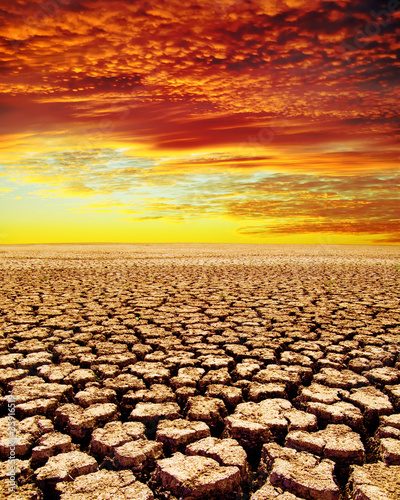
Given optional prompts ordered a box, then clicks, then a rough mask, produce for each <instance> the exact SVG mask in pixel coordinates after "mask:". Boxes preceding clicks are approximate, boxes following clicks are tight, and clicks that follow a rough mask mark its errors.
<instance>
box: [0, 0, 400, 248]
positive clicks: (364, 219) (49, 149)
mask: <svg viewBox="0 0 400 500" xmlns="http://www.w3.org/2000/svg"><path fill="white" fill-rule="evenodd" d="M399 69H400V0H389V2H386V1H385V2H379V1H378V2H376V1H369V0H340V1H336V2H331V1H321V0H193V1H192V0H165V1H159V0H151V1H150V0H149V1H146V0H107V1H106V0H13V1H12V2H10V1H8V0H0V243H1V244H12V243H67V242H222V243H235V242H236V243H313V244H342V243H343V244H396V245H398V244H400V218H399V214H400V202H399V181H400V148H399V138H400V121H399V103H400V71H399Z"/></svg>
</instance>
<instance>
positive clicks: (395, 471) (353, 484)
mask: <svg viewBox="0 0 400 500" xmlns="http://www.w3.org/2000/svg"><path fill="white" fill-rule="evenodd" d="M349 490H350V494H351V498H352V499H354V500H358V499H360V498H361V499H363V500H364V499H365V500H376V499H378V500H380V499H382V500H383V499H385V500H386V499H387V500H397V499H398V498H399V497H400V466H398V465H397V466H390V467H388V466H387V465H385V464H383V463H381V462H378V463H375V464H365V465H363V466H362V467H360V466H358V465H355V466H354V467H353V468H352V473H351V475H350V479H349Z"/></svg>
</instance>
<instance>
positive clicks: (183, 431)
mask: <svg viewBox="0 0 400 500" xmlns="http://www.w3.org/2000/svg"><path fill="white" fill-rule="evenodd" d="M209 436H210V428H209V427H208V425H207V424H206V423H204V422H194V421H188V420H184V419H181V418H178V419H176V420H161V421H160V422H159V423H158V426H157V432H156V441H159V442H160V443H162V444H163V445H164V448H165V449H166V450H168V451H169V452H170V453H176V452H177V451H185V448H186V446H187V445H188V444H190V443H193V442H194V441H198V440H199V439H203V438H207V437H209Z"/></svg>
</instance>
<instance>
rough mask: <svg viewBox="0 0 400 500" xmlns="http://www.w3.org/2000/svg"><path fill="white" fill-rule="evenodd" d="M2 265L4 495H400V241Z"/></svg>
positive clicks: (256, 498)
mask: <svg viewBox="0 0 400 500" xmlns="http://www.w3.org/2000/svg"><path fill="white" fill-rule="evenodd" d="M0 257H1V261H0V273H1V279H2V287H1V292H0V412H1V413H0V460H1V461H0V498H5V499H7V500H39V499H43V500H47V499H53V498H54V499H58V498H59V499H61V500H83V499H99V500H100V499H101V500H107V499H110V500H111V499H113V500H115V499H116V500H123V499H131V500H192V499H210V500H211V499H219V500H221V499H222V500H224V499H226V500H247V499H249V500H269V499H274V500H296V499H311V500H313V499H315V500H350V499H352V500H385V499H388V500H394V499H399V498H400V355H399V339H400V301H399V298H400V285H399V276H400V266H399V263H400V251H399V248H398V247H390V246H386V247H385V246H375V247H372V246H371V247H366V246H328V245H319V246H300V245H298V246H296V245H293V246H290V245H287V246H284V245H282V246H278V245H276V246H273V245H197V244H188V245H179V244H176V245H172V244H170V245H157V244H149V245H144V244H141V245H139V244H138V245H32V246H2V247H0ZM14 431H15V433H16V438H15V439H14V438H13V432H14ZM14 480H15V483H14Z"/></svg>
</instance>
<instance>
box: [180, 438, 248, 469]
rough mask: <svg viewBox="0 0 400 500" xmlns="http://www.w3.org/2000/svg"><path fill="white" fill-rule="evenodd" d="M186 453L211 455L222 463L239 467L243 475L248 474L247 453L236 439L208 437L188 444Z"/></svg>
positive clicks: (203, 455)
mask: <svg viewBox="0 0 400 500" xmlns="http://www.w3.org/2000/svg"><path fill="white" fill-rule="evenodd" d="M186 454H187V455H200V456H202V457H209V458H213V459H214V460H216V461H217V462H218V463H219V464H220V465H226V466H228V465H231V466H234V467H238V468H239V469H240V473H241V475H242V477H243V478H245V477H246V476H247V469H248V464H247V454H246V452H245V451H244V449H243V448H242V447H241V446H240V445H239V443H238V442H237V441H236V440H235V439H218V438H213V437H206V438H204V439H200V440H199V441H197V442H195V443H193V444H191V445H189V446H187V448H186Z"/></svg>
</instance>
